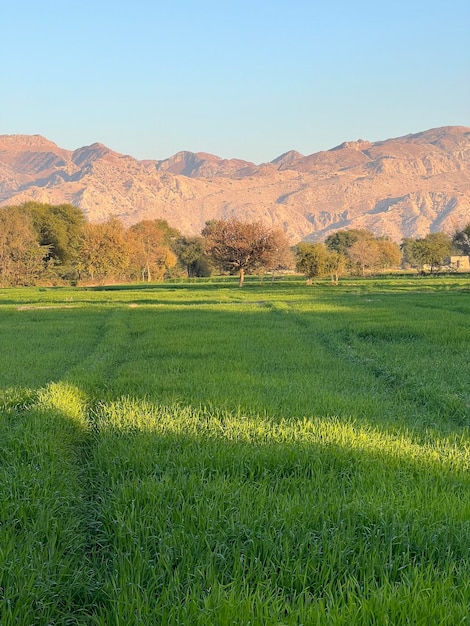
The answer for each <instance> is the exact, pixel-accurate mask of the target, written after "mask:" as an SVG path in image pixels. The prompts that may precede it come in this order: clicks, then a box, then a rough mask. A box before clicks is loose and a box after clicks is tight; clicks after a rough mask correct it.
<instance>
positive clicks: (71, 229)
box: [23, 202, 85, 275]
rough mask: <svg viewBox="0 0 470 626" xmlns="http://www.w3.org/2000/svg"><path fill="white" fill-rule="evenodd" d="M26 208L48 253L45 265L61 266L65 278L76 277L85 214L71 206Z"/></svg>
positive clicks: (29, 205)
mask: <svg viewBox="0 0 470 626" xmlns="http://www.w3.org/2000/svg"><path fill="white" fill-rule="evenodd" d="M23 207H24V209H25V210H26V211H28V212H29V213H30V215H31V217H32V222H33V225H34V228H35V230H36V232H37V235H38V240H39V243H40V244H41V245H42V246H45V249H46V250H47V253H46V257H45V261H46V262H47V261H52V262H53V263H54V264H56V265H57V266H59V267H58V269H59V272H60V273H61V274H62V275H71V274H73V271H74V268H75V265H76V264H77V262H78V259H79V255H80V250H81V244H82V239H83V228H84V225H85V216H84V215H83V213H82V211H81V210H80V209H79V208H77V207H75V206H73V205H71V204H59V205H50V204H41V203H38V202H26V203H25V204H24V205H23Z"/></svg>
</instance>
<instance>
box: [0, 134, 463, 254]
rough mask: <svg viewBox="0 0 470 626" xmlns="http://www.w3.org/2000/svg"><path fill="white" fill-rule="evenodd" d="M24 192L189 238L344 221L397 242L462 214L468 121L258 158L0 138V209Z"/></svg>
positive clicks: (453, 223)
mask: <svg viewBox="0 0 470 626" xmlns="http://www.w3.org/2000/svg"><path fill="white" fill-rule="evenodd" d="M27 200H35V201H38V202H45V203H50V204H61V203H70V204H74V205H75V206H78V207H79V208H81V209H82V210H83V212H84V213H85V215H86V217H87V218H88V219H89V220H90V221H103V220H105V219H107V218H108V217H110V216H115V217H118V218H119V219H121V220H122V221H123V222H124V223H125V224H127V225H129V224H132V223H135V222H137V221H140V220H143V219H155V218H161V219H165V220H167V221H168V223H169V224H170V225H171V226H174V227H176V228H178V229H179V230H180V231H181V232H182V233H184V234H187V235H194V234H198V233H200V231H201V229H202V228H203V226H204V224H205V222H206V220H209V219H212V218H221V217H236V218H238V219H242V220H250V221H252V220H262V221H263V222H265V223H266V224H268V225H269V226H274V227H279V228H282V230H284V231H285V232H286V233H287V235H288V236H289V238H290V240H291V241H292V242H293V243H295V242H297V241H299V240H301V239H306V240H312V241H316V240H322V239H324V238H325V237H326V236H327V235H329V234H330V233H332V232H334V231H335V230H338V229H343V228H367V229H369V230H371V231H372V232H374V233H375V234H376V235H388V236H389V237H391V238H392V239H394V240H396V241H399V240H401V238H402V237H418V236H424V235H426V234H427V233H428V232H430V231H431V232H434V231H439V230H444V231H447V232H453V231H455V230H456V229H458V228H462V227H463V226H465V225H466V224H468V223H469V222H470V128H466V127H462V126H448V127H443V128H436V129H431V130H427V131H424V132H421V133H417V134H412V135H406V136H404V137H399V138H395V139H387V140H385V141H378V142H374V143H370V142H368V141H363V140H358V141H353V142H345V143H343V144H341V145H340V146H337V147H335V148H332V149H331V150H327V151H322V152H317V153H314V154H310V155H308V156H304V155H302V154H300V153H299V152H296V151H294V150H292V151H290V152H286V153H285V154H283V155H281V156H279V157H278V158H276V159H274V160H273V161H271V162H270V163H262V164H259V165H257V164H255V163H251V162H249V161H244V160H241V159H222V158H220V157H217V156H214V155H211V154H206V153H204V152H198V153H193V152H179V153H178V154H175V155H174V156H171V157H170V158H168V159H165V160H143V161H142V160H140V161H139V160H137V159H135V158H133V157H132V156H128V155H123V154H119V153H117V152H114V151H112V150H110V149H109V148H107V147H106V146H104V145H102V144H99V143H95V144H92V145H91V146H86V147H83V148H79V149H78V150H75V151H70V150H65V149H63V148H60V147H58V146H57V145H56V144H55V143H53V142H52V141H49V140H48V139H45V138H44V137H41V136H40V135H1V136H0V206H6V205H12V204H20V203H22V202H25V201H27Z"/></svg>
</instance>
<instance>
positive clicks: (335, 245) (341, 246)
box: [325, 228, 374, 256]
mask: <svg viewBox="0 0 470 626" xmlns="http://www.w3.org/2000/svg"><path fill="white" fill-rule="evenodd" d="M373 237H374V235H373V234H372V233H371V232H369V231H368V230H361V229H358V228H351V229H350V230H337V231H336V232H335V233H333V234H332V235H328V237H327V238H326V239H325V245H326V247H327V248H329V249H330V250H335V251H336V252H338V253H339V254H343V255H345V256H346V255H347V252H348V250H349V248H350V247H351V246H352V245H353V244H355V243H356V241H358V240H359V239H373Z"/></svg>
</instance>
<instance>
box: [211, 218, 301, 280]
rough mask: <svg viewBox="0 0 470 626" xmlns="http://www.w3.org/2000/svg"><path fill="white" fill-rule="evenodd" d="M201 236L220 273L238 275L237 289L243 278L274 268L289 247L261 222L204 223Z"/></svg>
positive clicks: (279, 236) (231, 220)
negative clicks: (261, 270)
mask: <svg viewBox="0 0 470 626" xmlns="http://www.w3.org/2000/svg"><path fill="white" fill-rule="evenodd" d="M202 235H203V237H204V238H205V240H206V250H207V252H208V254H209V255H210V257H211V258H212V260H213V262H214V264H215V265H216V266H217V267H218V268H219V269H221V270H222V271H225V272H229V273H230V274H238V275H239V277H240V278H239V286H240V287H242V286H243V281H244V277H245V274H250V273H253V272H255V271H257V270H260V269H273V268H275V267H277V266H278V265H279V262H280V260H281V258H282V257H283V255H285V253H286V249H287V248H288V247H289V245H288V242H287V239H286V237H285V235H284V234H283V233H282V232H281V231H279V230H272V229H270V228H268V227H267V226H265V225H264V224H262V223H261V222H240V221H238V220H235V219H227V220H212V221H210V222H207V223H206V226H205V228H204V229H203V231H202Z"/></svg>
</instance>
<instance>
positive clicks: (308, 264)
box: [295, 241, 338, 285]
mask: <svg viewBox="0 0 470 626" xmlns="http://www.w3.org/2000/svg"><path fill="white" fill-rule="evenodd" d="M336 254H338V253H336ZM295 255H296V269H297V271H298V272H302V274H305V276H306V277H307V284H308V285H311V284H312V279H313V278H320V277H322V276H326V275H327V274H328V273H329V271H330V266H329V256H330V252H329V250H328V248H327V247H326V246H325V244H323V243H306V242H304V241H303V242H301V243H299V245H298V246H297V249H296V253H295Z"/></svg>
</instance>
